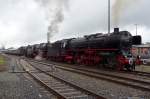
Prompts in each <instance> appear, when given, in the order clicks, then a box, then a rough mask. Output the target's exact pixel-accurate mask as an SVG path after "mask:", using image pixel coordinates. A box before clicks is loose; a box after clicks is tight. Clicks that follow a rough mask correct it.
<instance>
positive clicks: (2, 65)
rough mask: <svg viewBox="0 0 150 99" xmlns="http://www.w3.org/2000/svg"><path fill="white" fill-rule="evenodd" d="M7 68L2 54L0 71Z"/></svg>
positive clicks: (0, 56)
mask: <svg viewBox="0 0 150 99" xmlns="http://www.w3.org/2000/svg"><path fill="white" fill-rule="evenodd" d="M5 69H6V66H5V58H4V57H3V56H2V55H0V71H4V70H5Z"/></svg>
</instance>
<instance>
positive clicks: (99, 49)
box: [18, 28, 141, 70]
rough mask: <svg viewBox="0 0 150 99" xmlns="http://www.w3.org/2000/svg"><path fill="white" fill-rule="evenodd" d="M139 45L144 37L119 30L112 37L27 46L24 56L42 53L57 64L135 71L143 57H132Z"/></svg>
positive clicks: (99, 34)
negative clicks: (65, 63) (133, 49)
mask: <svg viewBox="0 0 150 99" xmlns="http://www.w3.org/2000/svg"><path fill="white" fill-rule="evenodd" d="M139 44H141V36H132V35H131V33H129V32H128V31H119V28H115V29H114V32H113V33H110V34H102V33H97V34H92V35H86V36H84V37H81V38H70V39H63V40H60V41H56V42H54V43H51V44H49V43H42V44H40V45H37V44H36V45H32V46H27V47H26V48H24V51H22V52H24V53H21V54H22V55H26V56H27V57H35V56H36V55H37V54H38V53H39V52H40V53H42V57H45V58H47V59H50V60H54V61H63V62H67V63H76V64H83V65H90V66H92V65H102V66H104V67H111V68H114V69H117V70H124V69H127V70H132V69H133V67H134V66H135V65H136V64H139V58H138V57H137V58H136V59H134V58H133V57H132V54H131V47H132V45H139ZM18 52H19V51H18ZM20 52H21V51H20Z"/></svg>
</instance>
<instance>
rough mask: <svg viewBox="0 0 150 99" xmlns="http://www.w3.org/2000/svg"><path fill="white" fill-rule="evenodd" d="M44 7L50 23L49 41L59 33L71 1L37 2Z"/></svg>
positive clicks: (39, 0) (40, 0)
mask: <svg viewBox="0 0 150 99" xmlns="http://www.w3.org/2000/svg"><path fill="white" fill-rule="evenodd" d="M37 1H38V2H40V4H41V6H42V7H44V9H45V11H46V13H47V19H48V21H49V26H48V33H49V39H50V38H51V37H52V36H53V35H54V34H55V33H58V32H59V25H60V24H61V23H62V22H63V20H64V9H68V2H69V0H37Z"/></svg>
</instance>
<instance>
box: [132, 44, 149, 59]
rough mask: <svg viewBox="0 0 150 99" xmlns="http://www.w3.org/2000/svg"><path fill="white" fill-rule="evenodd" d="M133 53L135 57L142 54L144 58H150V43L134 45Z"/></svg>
mask: <svg viewBox="0 0 150 99" xmlns="http://www.w3.org/2000/svg"><path fill="white" fill-rule="evenodd" d="M132 54H133V56H134V57H137V56H140V57H141V58H142V59H149V58H150V44H142V45H133V46H132Z"/></svg>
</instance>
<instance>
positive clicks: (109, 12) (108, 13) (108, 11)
mask: <svg viewBox="0 0 150 99" xmlns="http://www.w3.org/2000/svg"><path fill="white" fill-rule="evenodd" d="M108 33H110V0H108Z"/></svg>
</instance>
